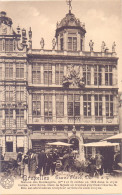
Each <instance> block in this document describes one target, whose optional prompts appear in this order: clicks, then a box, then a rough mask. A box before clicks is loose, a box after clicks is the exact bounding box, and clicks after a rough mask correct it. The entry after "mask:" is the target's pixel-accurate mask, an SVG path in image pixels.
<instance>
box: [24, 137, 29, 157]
mask: <svg viewBox="0 0 122 195" xmlns="http://www.w3.org/2000/svg"><path fill="white" fill-rule="evenodd" d="M27 151H28V137H27V136H26V135H25V136H24V154H26V153H27Z"/></svg>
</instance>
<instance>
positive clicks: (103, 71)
mask: <svg viewBox="0 0 122 195" xmlns="http://www.w3.org/2000/svg"><path fill="white" fill-rule="evenodd" d="M102 85H105V66H102Z"/></svg>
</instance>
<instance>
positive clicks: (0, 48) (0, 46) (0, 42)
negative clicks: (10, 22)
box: [0, 39, 2, 51]
mask: <svg viewBox="0 0 122 195" xmlns="http://www.w3.org/2000/svg"><path fill="white" fill-rule="evenodd" d="M0 51H2V39H1V40H0Z"/></svg>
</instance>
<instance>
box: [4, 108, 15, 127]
mask: <svg viewBox="0 0 122 195" xmlns="http://www.w3.org/2000/svg"><path fill="white" fill-rule="evenodd" d="M5 123H6V128H12V125H13V110H12V109H6V110H5Z"/></svg>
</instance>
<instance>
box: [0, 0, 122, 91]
mask: <svg viewBox="0 0 122 195" xmlns="http://www.w3.org/2000/svg"><path fill="white" fill-rule="evenodd" d="M0 11H6V12H7V16H8V17H10V18H11V19H12V21H13V28H14V30H16V27H17V26H18V25H19V26H20V27H21V28H25V29H26V30H27V31H28V29H29V27H31V29H32V32H33V38H32V40H33V49H38V48H41V46H40V40H41V38H42V37H43V38H44V40H45V49H52V39H53V38H54V37H55V30H56V23H57V21H58V22H59V21H61V19H62V18H64V17H65V15H66V14H67V13H68V5H67V3H66V0H56V1H52V0H44V1H0ZM72 13H73V14H75V16H76V18H78V19H80V21H81V22H84V23H85V27H86V31H87V33H86V38H85V50H86V51H89V41H90V40H92V41H93V42H94V51H96V52H100V51H101V43H102V41H105V43H106V46H107V47H108V48H109V51H110V52H111V51H112V44H113V42H114V41H115V42H116V53H117V57H119V60H118V87H119V91H122V0H79V1H77V0H72Z"/></svg>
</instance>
